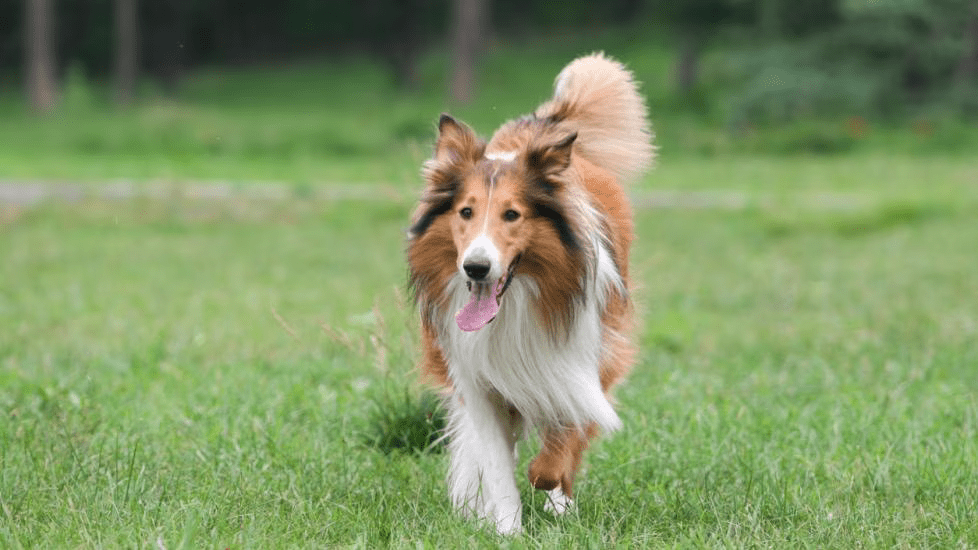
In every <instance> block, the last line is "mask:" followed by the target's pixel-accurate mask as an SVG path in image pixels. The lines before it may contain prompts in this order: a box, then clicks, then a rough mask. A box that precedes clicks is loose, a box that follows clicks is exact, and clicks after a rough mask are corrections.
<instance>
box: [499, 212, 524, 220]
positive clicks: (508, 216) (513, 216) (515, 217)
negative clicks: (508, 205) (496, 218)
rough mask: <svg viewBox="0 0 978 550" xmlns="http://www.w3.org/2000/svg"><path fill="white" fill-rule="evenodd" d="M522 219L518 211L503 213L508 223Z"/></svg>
mask: <svg viewBox="0 0 978 550" xmlns="http://www.w3.org/2000/svg"><path fill="white" fill-rule="evenodd" d="M519 218H520V213H519V212H517V211H516V210H507V211H505V212H503V219H504V220H506V221H508V222H515V221H516V220H518V219H519Z"/></svg>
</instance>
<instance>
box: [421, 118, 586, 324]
mask: <svg viewBox="0 0 978 550" xmlns="http://www.w3.org/2000/svg"><path fill="white" fill-rule="evenodd" d="M438 129H439V135H438V139H437V142H436V144H435V152H434V156H433V158H432V159H431V160H429V161H428V162H427V163H426V165H425V170H424V175H425V179H426V188H425V192H424V196H423V197H422V200H421V204H420V206H419V207H418V210H417V211H416V213H415V216H414V221H413V224H412V227H411V230H410V233H409V236H410V239H411V241H412V248H414V246H415V245H416V244H417V243H419V242H420V241H422V240H425V239H428V238H431V240H433V241H435V240H440V241H441V244H440V246H439V248H440V250H442V251H443V253H447V252H448V251H449V250H451V253H450V254H451V256H452V259H453V260H454V266H453V267H452V269H453V271H454V273H452V274H451V276H454V277H459V278H461V279H462V280H464V281H465V283H466V285H467V288H468V290H469V292H470V299H469V304H468V305H467V306H465V307H464V308H463V309H462V311H460V312H459V315H458V317H457V320H458V323H459V326H460V327H461V328H462V329H463V330H478V329H479V328H482V327H483V326H485V325H486V324H487V323H488V322H489V321H491V320H492V319H493V318H494V317H495V315H496V313H497V312H498V309H499V302H500V299H501V297H502V295H503V293H504V292H505V291H506V289H507V288H508V287H509V284H510V283H511V282H512V280H513V277H514V276H516V275H517V274H519V273H520V266H521V263H523V260H524V259H525V258H526V257H527V256H528V255H531V254H530V253H529V252H530V248H531V246H532V248H533V253H532V256H533V258H534V261H535V262H538V263H539V261H540V258H541V257H542V258H546V257H548V256H553V260H554V261H555V262H557V261H558V260H559V258H557V256H560V255H561V254H562V253H565V252H566V251H567V249H573V248H575V247H576V246H577V245H578V242H577V236H576V233H575V231H574V230H573V228H572V226H571V221H570V220H569V218H568V215H567V212H566V210H565V207H564V206H563V202H562V194H563V192H564V187H565V183H564V181H563V180H562V179H561V174H562V173H563V172H564V171H565V170H566V168H567V167H568V166H569V165H570V160H571V152H572V148H573V144H574V140H575V138H576V137H577V135H576V134H564V135H560V136H557V137H554V136H553V135H541V136H539V139H536V140H535V141H531V142H530V143H529V144H528V145H524V146H522V147H520V148H519V149H517V150H510V151H495V150H494V151H488V152H487V150H486V144H485V142H483V141H482V140H480V139H479V138H478V137H477V136H476V135H475V133H474V132H473V131H472V130H471V129H470V128H468V127H467V126H466V125H464V124H462V123H460V122H458V121H456V120H455V119H453V118H452V117H450V116H448V115H442V117H441V119H440V120H439V124H438ZM433 244H434V243H432V245H433ZM555 248H556V249H555ZM418 253H419V254H423V252H422V251H420V250H419V251H418ZM422 259H424V260H426V261H434V262H436V263H437V262H441V263H442V265H441V267H440V268H439V269H440V273H441V278H445V277H448V278H450V276H449V274H448V273H447V266H446V265H444V264H445V263H446V259H445V258H432V257H428V258H421V257H420V256H417V257H415V258H412V260H411V261H412V270H416V269H424V266H418V265H416V263H415V260H419V261H420V260H422ZM432 267H434V266H432ZM537 268H538V269H539V268H540V266H537ZM413 277H414V276H413ZM414 278H415V279H416V277H414Z"/></svg>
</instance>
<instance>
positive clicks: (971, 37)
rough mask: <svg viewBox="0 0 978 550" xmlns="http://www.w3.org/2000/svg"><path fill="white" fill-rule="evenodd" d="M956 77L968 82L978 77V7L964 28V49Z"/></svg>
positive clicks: (969, 16) (972, 11)
mask: <svg viewBox="0 0 978 550" xmlns="http://www.w3.org/2000/svg"><path fill="white" fill-rule="evenodd" d="M955 77H956V79H957V80H958V81H961V82H968V81H972V80H974V79H975V77H978V7H975V8H972V10H971V14H969V15H968V22H967V24H966V25H965V28H964V48H963V50H962V52H961V59H960V60H959V61H958V67H957V69H956V74H955Z"/></svg>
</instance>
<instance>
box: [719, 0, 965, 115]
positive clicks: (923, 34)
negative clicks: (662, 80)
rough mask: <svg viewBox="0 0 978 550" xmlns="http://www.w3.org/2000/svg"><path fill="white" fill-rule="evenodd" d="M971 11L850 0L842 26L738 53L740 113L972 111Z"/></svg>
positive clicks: (916, 1) (919, 0)
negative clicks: (964, 72)
mask: <svg viewBox="0 0 978 550" xmlns="http://www.w3.org/2000/svg"><path fill="white" fill-rule="evenodd" d="M969 9H970V8H969V5H968V4H967V3H965V2H960V1H957V0H946V1H942V2H929V1H923V0H906V1H903V2H858V1H853V2H847V3H845V4H844V5H843V9H842V20H841V22H840V23H838V24H836V25H833V26H831V27H828V28H825V29H824V30H822V31H820V32H818V33H815V34H812V35H809V36H808V37H806V38H804V39H801V40H795V41H792V42H783V43H777V44H774V45H768V46H764V47H761V48H755V49H752V50H749V51H746V52H743V53H741V54H740V55H739V56H737V57H735V60H736V61H735V63H738V64H739V65H740V66H741V68H742V74H743V75H745V76H744V87H743V92H742V93H741V94H739V95H738V97H737V99H736V100H735V105H734V107H733V113H734V118H735V120H749V121H752V122H758V123H766V122H777V123H784V122H789V121H792V120H796V119H799V118H805V117H811V116H845V115H860V116H864V117H874V118H879V117H888V118H900V117H905V116H907V115H908V114H912V113H915V112H920V111H922V110H924V111H926V110H933V109H934V108H935V107H940V108H943V109H946V110H948V111H949V112H950V113H954V114H963V115H971V114H973V113H974V108H973V107H972V106H971V104H973V103H974V101H975V100H974V99H973V97H974V96H973V95H971V92H972V91H973V90H974V89H975V86H976V85H978V83H974V82H970V83H962V82H958V79H956V75H955V67H956V66H957V64H958V62H959V60H960V59H961V58H962V56H963V55H964V53H965V48H966V47H967V44H966V43H965V40H964V23H965V20H966V16H967V15H968V13H969V11H968V10H969Z"/></svg>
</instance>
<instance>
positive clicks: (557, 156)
mask: <svg viewBox="0 0 978 550" xmlns="http://www.w3.org/2000/svg"><path fill="white" fill-rule="evenodd" d="M576 139H577V132H574V133H573V134H569V135H567V136H564V137H562V138H560V139H559V140H557V141H551V142H549V143H547V142H544V143H541V144H531V145H530V147H529V149H528V150H527V153H526V164H527V168H529V169H530V171H531V172H533V173H535V174H536V175H537V176H539V177H540V178H541V179H547V177H548V176H556V175H557V174H560V173H561V172H563V171H564V170H566V169H567V167H568V166H570V162H571V151H572V150H573V149H574V141H575V140H576Z"/></svg>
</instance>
